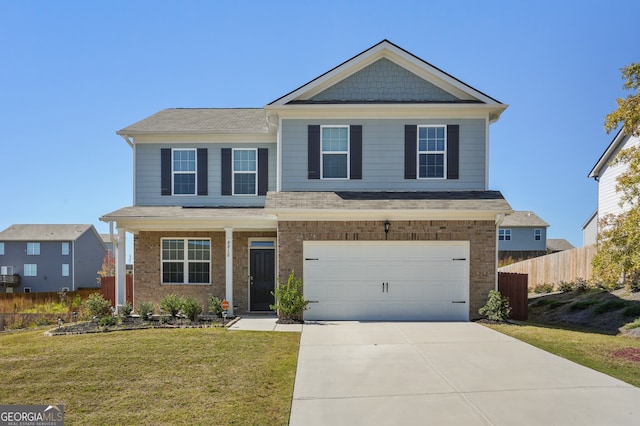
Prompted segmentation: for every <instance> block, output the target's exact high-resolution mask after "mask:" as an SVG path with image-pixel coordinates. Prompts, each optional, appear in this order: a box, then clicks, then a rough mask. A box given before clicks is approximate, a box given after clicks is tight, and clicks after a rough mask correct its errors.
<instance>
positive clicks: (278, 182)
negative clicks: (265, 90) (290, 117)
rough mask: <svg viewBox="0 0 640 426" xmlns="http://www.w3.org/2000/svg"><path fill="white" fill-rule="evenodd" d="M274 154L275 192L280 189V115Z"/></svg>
mask: <svg viewBox="0 0 640 426" xmlns="http://www.w3.org/2000/svg"><path fill="white" fill-rule="evenodd" d="M276 155H277V156H276V192H280V191H282V117H278V133H277V135H276Z"/></svg>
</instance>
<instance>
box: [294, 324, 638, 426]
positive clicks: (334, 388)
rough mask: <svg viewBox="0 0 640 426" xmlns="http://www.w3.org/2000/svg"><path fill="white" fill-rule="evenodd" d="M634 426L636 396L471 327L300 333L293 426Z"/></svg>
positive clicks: (362, 327)
mask: <svg viewBox="0 0 640 426" xmlns="http://www.w3.org/2000/svg"><path fill="white" fill-rule="evenodd" d="M389 424H402V425H515V424H517V425H519V426H522V425H640V389H639V388H636V387H634V386H631V385H629V384H626V383H624V382H622V381H620V380H617V379H614V378H612V377H609V376H607V375H604V374H602V373H598V372H596V371H594V370H591V369H588V368H586V367H582V366H580V365H578V364H575V363H573V362H570V361H567V360H565V359H563V358H560V357H557V356H555V355H552V354H549V353H547V352H544V351H542V350H540V349H537V348H535V347H533V346H530V345H528V344H526V343H523V342H520V341H518V340H516V339H513V338H511V337H508V336H505V335H502V334H500V333H497V332H495V331H493V330H490V329H488V328H486V327H483V326H481V325H478V324H475V323H464V322H460V323H402V322H398V323H366V322H365V323H359V322H318V323H310V324H309V323H307V324H305V325H304V326H303V331H302V338H301V343H300V355H299V359H298V371H297V374H296V380H295V388H294V392H293V405H292V409H291V419H290V425H294V426H300V425H304V426H311V425H389Z"/></svg>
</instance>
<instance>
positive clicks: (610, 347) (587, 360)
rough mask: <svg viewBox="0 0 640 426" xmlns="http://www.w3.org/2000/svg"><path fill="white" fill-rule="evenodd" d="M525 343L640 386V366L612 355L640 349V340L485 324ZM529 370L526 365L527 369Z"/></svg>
mask: <svg viewBox="0 0 640 426" xmlns="http://www.w3.org/2000/svg"><path fill="white" fill-rule="evenodd" d="M484 325H486V326H487V327H490V328H492V329H494V330H497V331H499V332H501V333H504V334H507V335H509V336H512V337H514V338H516V339H518V340H522V341H523V342H527V343H529V344H531V345H533V346H536V347H538V348H540V349H543V350H545V351H547V352H551V353H553V354H556V355H559V356H561V357H563V358H566V359H569V360H571V361H574V362H577V363H578V364H582V365H584V366H586V367H589V368H592V369H594V370H597V371H600V372H602V373H605V374H608V375H610V376H612V377H615V378H618V379H620V380H623V381H625V382H627V383H629V384H632V385H634V386H637V387H640V364H638V363H637V362H633V361H627V360H623V359H620V358H616V357H614V356H612V352H614V351H616V350H620V349H625V348H640V339H637V338H633V337H626V336H621V335H618V336H611V335H605V334H598V333H595V332H588V331H577V330H568V329H561V328H554V327H552V326H547V325H537V324H533V323H526V324H525V325H522V326H516V325H504V324H494V325H492V324H484ZM525 367H526V366H525Z"/></svg>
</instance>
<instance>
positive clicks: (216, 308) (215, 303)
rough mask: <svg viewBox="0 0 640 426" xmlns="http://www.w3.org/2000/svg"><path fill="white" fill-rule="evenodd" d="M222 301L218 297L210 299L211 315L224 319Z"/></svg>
mask: <svg viewBox="0 0 640 426" xmlns="http://www.w3.org/2000/svg"><path fill="white" fill-rule="evenodd" d="M222 311H223V309H222V300H220V299H219V298H217V297H216V296H210V297H209V313H210V314H214V315H217V316H218V318H222Z"/></svg>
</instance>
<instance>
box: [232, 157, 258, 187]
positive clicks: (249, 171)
mask: <svg viewBox="0 0 640 426" xmlns="http://www.w3.org/2000/svg"><path fill="white" fill-rule="evenodd" d="M257 194H258V150H257V149H234V150H233V195H257Z"/></svg>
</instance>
